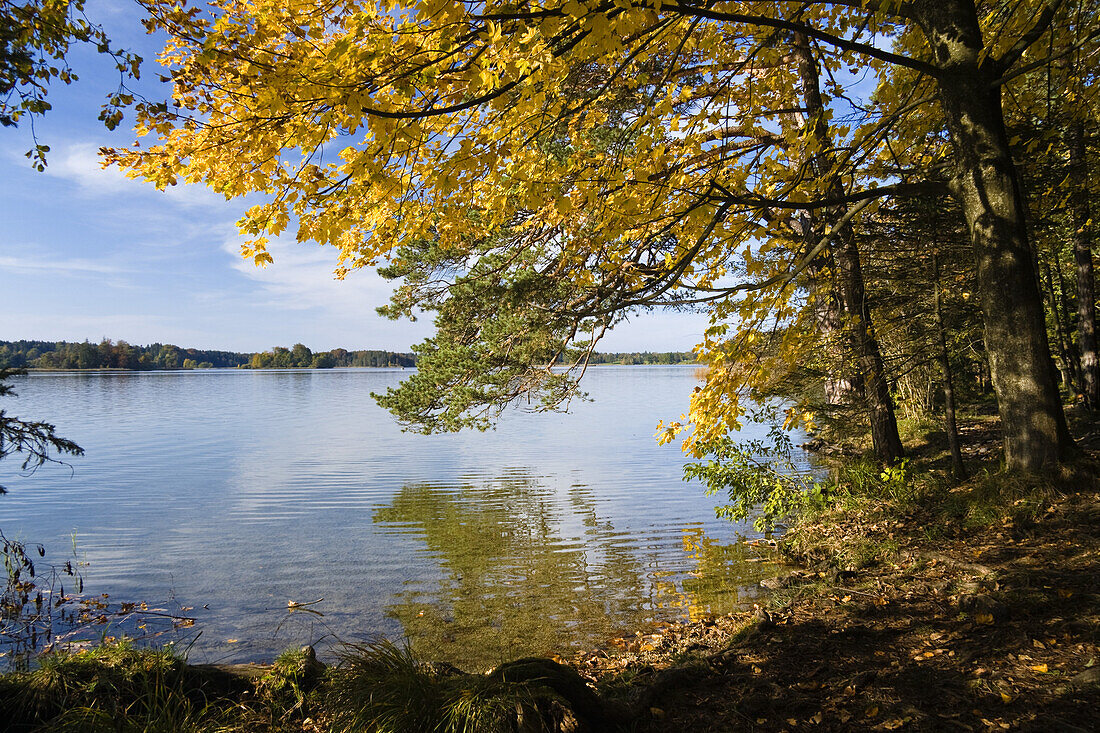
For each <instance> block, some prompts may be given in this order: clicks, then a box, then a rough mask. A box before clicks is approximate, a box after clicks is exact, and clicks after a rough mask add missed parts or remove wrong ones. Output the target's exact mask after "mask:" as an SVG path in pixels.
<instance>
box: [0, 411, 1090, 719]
mask: <svg viewBox="0 0 1100 733" xmlns="http://www.w3.org/2000/svg"><path fill="white" fill-rule="evenodd" d="M966 428H967V429H968V431H970V432H971V433H974V434H977V435H979V436H983V438H984V436H986V435H988V434H989V432H990V430H991V429H995V425H990V424H989V422H988V421H984V422H983V421H973V422H970V423H968V424H967V425H966ZM1079 433H1080V431H1079ZM1097 438H1100V434H1098V433H1096V432H1095V431H1093V432H1091V433H1088V434H1086V436H1085V439H1084V440H1083V441H1082V443H1083V444H1084V445H1085V446H1086V447H1087V446H1090V445H1093V443H1092V441H1094V440H1096V439H1097ZM969 448H970V449H969V451H968V465H969V467H970V468H972V469H974V473H975V474H976V476H977V477H976V478H973V479H970V480H969V481H966V482H963V483H961V484H953V483H951V482H949V481H947V480H946V479H945V478H944V476H943V474H942V472H940V470H939V469H938V466H939V464H940V462H941V461H942V458H943V457H942V455H941V454H940V452H938V451H936V450H926V449H925V447H922V446H916V449H915V450H914V451H913V453H914V454H915V455H914V459H913V463H912V464H911V468H910V470H909V473H908V475H907V476H906V479H905V481H904V482H896V484H895V485H894V486H893V487H892V489H891V490H890V491H885V490H884V489H885V488H886V487H884V486H883V485H882V484H881V483H879V484H877V485H876V484H875V482H874V481H873V480H869V479H868V475H869V473H870V472H869V469H867V467H866V466H865V465H863V464H859V463H850V462H849V463H848V464H846V465H845V466H844V467H842V468H841V470H840V473H839V477H840V478H839V481H838V483H837V484H836V486H835V488H834V491H833V492H832V500H831V501H830V502H829V503H828V505H824V506H819V507H817V508H816V509H814V510H811V511H807V512H805V513H804V514H803V515H802V516H801V518H800V519H799V521H798V522H797V523H796V524H795V525H794V526H793V527H792V529H791V531H790V532H789V533H788V534H787V535H786V537H784V538H783V539H782V540H781V541H780V542H779V543H778V548H776V549H773V550H769V549H768V545H769V544H770V543H766V542H764V543H756V547H755V548H754V551H756V552H764V553H767V552H772V553H774V558H775V559H776V560H777V561H782V562H785V563H787V568H786V570H785V571H784V572H783V573H782V574H781V575H780V576H778V577H775V578H771V579H765V580H764V581H763V586H765V587H766V588H767V589H768V590H769V594H768V595H767V596H766V597H762V598H761V599H760V603H759V607H758V608H757V609H755V610H753V611H744V612H736V613H730V614H718V615H711V614H707V615H704V616H702V617H700V618H697V619H695V620H692V621H690V622H688V623H683V624H669V625H666V626H664V627H663V628H654V627H647V628H646V629H644V630H643V629H639V630H637V631H636V633H632V634H627V635H625V636H619V637H615V638H611V639H608V640H607V643H606V644H604V645H602V646H601V647H600V648H591V649H588V650H585V651H579V652H576V653H574V654H569V655H564V656H563V657H557V658H555V659H552V660H551V659H547V660H523V661H519V662H512V663H505V664H503V665H500V666H498V667H497V668H496V669H495V670H494V671H493V673H490V674H485V673H481V672H478V671H477V670H465V671H461V670H456V669H454V668H453V667H449V666H448V665H439V664H432V663H430V662H432V661H433V660H432V658H431V656H430V655H429V656H422V657H420V658H419V659H417V658H412V657H406V656H404V653H403V652H402V651H401V649H400V648H398V647H390V646H386V645H384V644H383V645H375V646H373V647H369V648H367V647H359V648H353V649H347V650H345V651H346V656H345V658H344V659H343V660H342V661H341V662H340V663H338V664H337V665H335V666H330V667H328V668H327V669H324V668H322V667H321V666H320V665H317V664H316V663H315V662H313V661H312V659H311V658H310V656H309V655H308V654H304V653H302V652H290V653H288V654H286V655H284V656H283V657H282V658H280V660H279V661H278V662H277V663H276V664H275V665H274V666H268V667H246V668H210V667H198V668H191V667H185V666H180V663H178V662H174V663H171V664H170V665H169V666H170V667H171V669H173V670H175V671H174V672H172V674H171V675H167V676H166V677H162V678H161V679H170V680H171V684H170V685H167V686H165V685H162V686H161V688H160V691H159V692H158V693H157V694H160V695H161V697H162V698H164V699H165V700H167V702H165V703H164V705H163V706H162V707H161V708H160V709H161V712H162V713H163V711H164V710H174V711H175V712H174V713H171V715H174V716H175V718H176V719H177V720H178V719H180V718H181V716H184V715H185V714H186V715H192V716H193V720H194V725H193V726H192V727H188V726H187V725H183V726H179V727H178V728H177V729H178V730H209V729H211V727H212V726H220V727H221V728H222V729H226V730H242V731H246V730H247V731H261V730H263V731H311V732H319V731H329V730H340V731H343V730H348V731H350V730H359V729H361V727H362V726H364V725H365V726H366V729H368V730H369V729H370V727H369V722H368V721H369V720H372V719H373V720H382V719H387V720H389V721H390V724H391V725H390V727H389V728H386V729H387V730H398V731H406V730H408V731H413V730H429V729H431V730H435V729H436V728H432V727H430V726H432V725H434V723H433V722H432V720H433V718H432V716H433V715H452V722H453V724H454V727H452V728H448V727H446V726H444V727H443V728H439V730H452V729H454V730H461V729H462V728H461V724H462V723H463V721H465V722H466V723H470V724H471V725H473V724H475V723H476V724H477V725H480V726H481V727H478V728H476V729H477V730H486V731H496V730H502V731H503V730H512V729H513V726H514V725H515V724H516V723H515V715H516V711H517V709H518V710H524V711H526V712H525V713H523V714H524V715H525V716H526V718H525V720H526V721H527V725H528V726H529V727H526V728H523V729H524V730H548V731H555V732H557V731H567V730H570V731H593V732H594V731H612V730H623V731H633V732H634V733H673V732H676V733H682V732H683V731H693V732H694V731H700V732H711V731H713V732H715V733H717V732H718V731H723V732H725V731H736V730H754V731H783V730H786V731H798V730H805V731H823V730H824V731H850V730H920V731H941V730H972V731H977V730H1021V731H1065V732H1067V733H1073V732H1076V731H1090V730H1095V729H1096V726H1097V725H1098V724H1100V714H1098V712H1097V711H1100V594H1098V589H1100V491H1098V487H1097V477H1096V469H1095V467H1096V463H1095V461H1096V459H1097V457H1098V456H1097V454H1096V452H1095V451H1092V450H1088V451H1087V452H1088V453H1089V455H1087V456H1086V457H1085V458H1083V459H1082V461H1080V462H1079V463H1077V464H1076V465H1075V466H1073V467H1071V468H1070V469H1068V470H1066V471H1064V472H1063V473H1062V474H1061V475H1059V476H1056V477H1050V478H1048V479H1035V478H1021V477H1012V476H1005V475H1001V474H997V473H995V468H996V466H995V464H994V462H993V461H992V460H991V459H989V458H985V457H983V456H984V455H985V453H986V451H984V444H983V441H982V440H979V441H978V442H975V443H973V444H971V445H970V446H969ZM94 654H95V652H93V655H94ZM99 654H101V656H102V659H100V660H99V661H98V662H93V661H91V660H89V659H85V660H84V661H83V663H82V664H83V666H81V665H74V666H76V667H77V669H76V671H73V670H72V669H71V668H70V669H69V670H67V671H66V670H65V669H64V667H65V665H64V664H63V663H62V664H60V665H58V666H59V667H60V668H62V671H60V672H56V671H55V672H54V674H55V675H60V677H64V675H66V674H68V675H71V677H70V678H71V679H73V680H75V681H76V683H75V684H74V685H73V686H72V689H73V690H81V689H83V690H85V692H82V693H80V694H77V693H75V692H74V694H73V697H72V698H71V702H70V704H69V710H70V712H69V715H70V719H71V718H72V717H73V716H76V717H79V716H80V715H82V714H83V713H80V710H82V709H86V708H89V707H94V706H95V704H96V703H95V702H94V699H93V698H94V696H91V697H89V695H91V693H88V692H87V689H88V684H89V682H88V680H89V679H91V677H92V676H94V673H93V672H91V671H89V670H91V669H99V670H100V672H99V674H102V675H105V677H107V678H110V679H115V680H117V679H120V678H122V677H124V676H125V675H123V674H122V673H121V672H119V671H118V670H117V669H116V670H115V671H114V672H111V671H109V665H110V660H111V659H112V655H114V658H117V657H118V656H120V655H119V654H118V653H117V652H114V651H113V650H111V649H107V650H105V651H103V652H99ZM124 654H125V652H124ZM157 659H159V658H157V657H155V656H154V657H153V662H152V663H150V662H148V661H146V662H144V663H138V662H135V661H134V659H133V658H132V657H131V658H130V661H128V662H127V664H129V665H130V668H131V671H132V668H134V667H140V666H141V664H145V665H146V667H147V668H149V669H153V668H157V667H156V665H157V664H161V665H162V667H163V665H164V664H165V663H164V662H163V661H160V662H157V661H156V660H157ZM97 664H98V665H99V666H98V667H97V666H96V665H97ZM172 665H175V666H172ZM103 670H108V671H103ZM112 675H114V676H113V677H112ZM127 679H129V680H130V682H127V683H126V684H122V683H118V682H116V683H115V684H116V687H115V688H111V687H109V686H108V689H113V690H117V689H123V694H124V696H125V695H134V694H138V693H142V691H144V692H146V693H147V692H148V690H147V686H148V683H147V679H146V678H143V677H142V676H141V674H137V675H131V676H130V677H129V678H127ZM135 679H136V680H139V683H138V684H136V686H135V684H134V683H133V680H135ZM142 679H146V682H140V680H142ZM81 681H82V682H81ZM3 684H4V685H5V686H6V691H7V692H9V693H11V694H12V695H14V696H13V697H9V699H10V700H15V699H17V698H19V699H23V698H21V696H24V695H26V694H27V689H28V685H30V684H33V682H32V680H31V678H28V677H22V678H18V677H13V676H10V675H9V676H8V677H6V678H4V680H3ZM81 684H83V687H81ZM126 685H130V687H126ZM143 685H144V686H143ZM135 690H136V692H135ZM188 690H190V692H188ZM200 692H201V694H203V695H206V697H204V698H203V699H204V700H206V701H207V706H206V707H205V708H203V709H202V710H197V709H196V708H194V707H188V705H190V703H188V702H187V700H189V699H192V698H194V696H195V695H197V694H199V693H200ZM188 694H190V695H191V698H188ZM80 695H84V697H80ZM165 696H166V697H165ZM370 701H373V702H370ZM460 701H465V702H462V703H461V704H459V702H460ZM77 702H79V705H78V704H77ZM368 703H369V704H368ZM99 704H102V705H104V706H107V707H110V706H111V705H115V706H117V705H118V704H119V703H118V698H117V696H116V697H115V698H111V701H108V700H104V701H102V702H101V703H99ZM173 706H175V707H173ZM517 706H518V707H517ZM62 707H63V706H62ZM20 709H21V710H22V709H23V708H20ZM134 709H135V710H138V713H139V714H143V713H140V711H141V708H140V706H135V708H134ZM57 710H61V708H60V707H59V708H56V709H55V710H54V712H57ZM73 710H76V711H77V712H76V713H74V712H72V711H73ZM188 711H189V712H188ZM475 713H476V714H478V715H480V716H481V717H480V718H476V716H475V717H474V718H471V717H469V716H470V715H474V714H475ZM21 714H22V713H21ZM128 714H129V713H128ZM372 716H373V717H372ZM379 716H381V717H379ZM386 716H388V717H386ZM463 716H466V717H463ZM494 716H495V717H494ZM12 719H13V720H17V718H12ZM83 719H86V718H82V720H83ZM18 720H22V718H19V719H18ZM478 720H480V723H478V722H477V721H478ZM494 720H495V721H496V723H494V722H493V721H494ZM471 721H474V722H471ZM30 722H36V723H37V724H40V725H41V724H44V723H45V724H47V728H48V724H49V722H50V721H49V720H47V719H46V718H39V719H37V720H36V721H30ZM140 722H141V720H138V719H135V723H140ZM185 722H187V721H185ZM204 726H205V727H204ZM356 726H360V727H356ZM417 726H420V727H417ZM540 726H541V727H540ZM26 729H27V730H31V729H33V727H30V726H28V727H27V728H26ZM93 729H94V728H88V730H93Z"/></svg>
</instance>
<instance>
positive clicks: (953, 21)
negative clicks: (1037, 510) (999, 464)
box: [912, 0, 1073, 472]
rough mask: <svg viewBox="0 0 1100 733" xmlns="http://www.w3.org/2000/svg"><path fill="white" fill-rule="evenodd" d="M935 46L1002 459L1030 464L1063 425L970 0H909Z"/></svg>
mask: <svg viewBox="0 0 1100 733" xmlns="http://www.w3.org/2000/svg"><path fill="white" fill-rule="evenodd" d="M912 7H913V9H914V11H915V13H916V15H917V17H918V19H919V22H920V24H921V26H922V28H923V30H924V33H925V36H926V37H927V39H928V42H929V45H930V46H931V48H932V51H933V53H934V55H935V60H936V63H937V66H938V67H939V69H940V71H939V73H938V74H937V82H938V92H939V97H940V104H941V107H942V109H943V113H944V117H945V119H946V122H947V129H948V133H949V135H950V138H951V143H952V146H953V148H954V152H955V173H956V175H955V179H954V181H953V186H952V187H953V192H954V193H955V195H956V196H957V197H958V198H959V200H960V202H961V204H962V208H963V213H964V215H965V217H966V223H967V227H968V229H969V231H970V239H971V243H972V245H973V248H974V254H975V257H976V259H977V273H978V294H979V299H980V303H981V306H982V316H983V325H984V330H985V344H986V349H987V354H988V358H989V366H990V372H991V374H992V378H993V389H994V391H995V392H996V394H997V404H998V408H999V411H1000V415H1001V429H1002V432H1003V434H1004V450H1005V464H1006V466H1007V467H1008V468H1014V469H1021V470H1025V471H1032V472H1034V471H1038V470H1040V469H1041V468H1043V467H1045V466H1049V465H1051V464H1056V463H1058V462H1059V461H1061V460H1063V459H1064V458H1066V457H1067V456H1068V454H1069V452H1070V451H1071V450H1072V446H1073V441H1072V440H1071V438H1070V436H1069V430H1068V429H1067V427H1066V419H1065V414H1064V413H1063V411H1062V402H1061V399H1060V397H1059V394H1058V384H1057V380H1056V378H1055V372H1054V363H1053V360H1052V359H1051V357H1050V344H1049V343H1048V342H1047V331H1046V323H1045V319H1044V315H1043V301H1042V296H1041V295H1040V293H1039V288H1038V286H1037V284H1036V273H1035V267H1034V264H1033V253H1032V249H1031V246H1030V243H1029V242H1028V235H1027V228H1026V226H1025V222H1024V210H1025V209H1024V206H1023V200H1022V196H1021V192H1020V185H1019V179H1018V176H1017V172H1016V167H1015V165H1014V163H1013V161H1012V157H1011V154H1010V152H1009V146H1008V136H1007V134H1006V132H1005V127H1004V116H1003V111H1002V108H1001V88H1000V85H999V84H997V83H995V82H996V81H997V78H998V77H999V75H1000V71H999V69H997V68H996V66H997V64H996V63H994V62H993V61H991V60H990V59H988V58H986V59H985V60H984V61H980V59H981V58H982V50H983V45H984V44H983V40H982V37H981V29H980V27H979V25H978V18H977V12H976V10H975V6H974V2H973V0H917V2H916V3H914V5H913V6H912Z"/></svg>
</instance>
